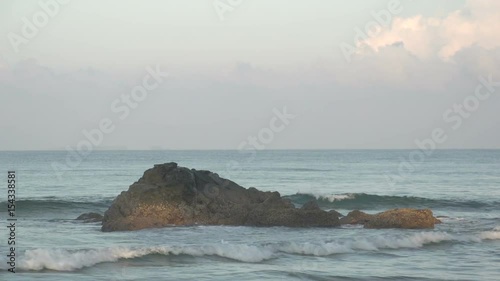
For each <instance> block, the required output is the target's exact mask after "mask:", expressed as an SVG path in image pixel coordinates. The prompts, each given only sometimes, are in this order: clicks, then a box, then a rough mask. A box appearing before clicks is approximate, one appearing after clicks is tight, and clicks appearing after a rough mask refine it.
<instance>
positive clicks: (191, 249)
mask: <svg viewBox="0 0 500 281" xmlns="http://www.w3.org/2000/svg"><path fill="white" fill-rule="evenodd" d="M499 239H500V231H498V227H496V228H495V229H494V231H485V232H480V233H477V234H475V235H451V234H449V233H446V232H418V233H414V234H411V235H407V236H391V235H380V236H374V237H365V238H354V239H353V238H346V239H338V240H335V241H331V242H304V243H297V242H289V243H278V244H267V245H262V246H254V245H245V244H239V245H237V244H229V243H226V242H223V243H221V244H211V245H199V246H154V247H143V248H130V247H112V248H102V249H94V250H73V251H71V250H64V249H33V250H27V251H25V252H24V253H21V255H20V256H19V259H18V268H19V269H21V270H33V271H38V270H43V269H50V270H57V271H74V270H78V269H81V268H84V267H91V266H94V265H96V264H99V263H103V262H115V261H118V260H119V259H131V258H138V257H142V256H146V255H150V254H160V255H190V256H196V257H200V256H219V257H224V258H228V259H233V260H237V261H241V262H249V263H254V262H261V261H264V260H267V259H270V258H273V257H276V256H278V255H279V253H288V254H299V255H312V256H328V255H334V254H342V253H352V252H357V251H379V250H384V249H405V248H406V249H414V248H422V247H424V246H425V245H428V244H431V243H439V242H443V241H459V242H475V243H480V242H483V241H486V240H499ZM0 262H1V265H0V268H2V269H3V268H5V264H6V262H5V257H0Z"/></svg>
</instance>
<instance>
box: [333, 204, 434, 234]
mask: <svg viewBox="0 0 500 281" xmlns="http://www.w3.org/2000/svg"><path fill="white" fill-rule="evenodd" d="M340 223H341V224H362V225H364V227H365V228H405V229H423V228H433V227H434V225H435V224H438V223H441V221H440V220H438V219H437V218H435V217H434V216H433V214H432V211H431V210H429V209H423V210H419V209H407V208H406V209H393V210H389V211H385V212H382V213H378V214H374V215H370V214H366V213H363V212H361V211H359V210H355V211H352V212H350V213H349V214H348V215H347V216H345V217H343V218H341V219H340Z"/></svg>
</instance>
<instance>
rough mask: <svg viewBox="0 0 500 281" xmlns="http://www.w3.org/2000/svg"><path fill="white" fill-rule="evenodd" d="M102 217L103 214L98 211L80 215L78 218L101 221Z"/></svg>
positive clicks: (87, 220) (86, 221)
mask: <svg viewBox="0 0 500 281" xmlns="http://www.w3.org/2000/svg"><path fill="white" fill-rule="evenodd" d="M102 218H103V216H102V215H101V214H98V213H85V214H81V215H80V216H78V218H76V220H81V221H83V222H85V223H89V222H101V221H102Z"/></svg>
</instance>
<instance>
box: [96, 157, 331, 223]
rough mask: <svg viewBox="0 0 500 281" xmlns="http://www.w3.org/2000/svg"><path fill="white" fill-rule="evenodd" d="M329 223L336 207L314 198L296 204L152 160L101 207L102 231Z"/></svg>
mask: <svg viewBox="0 0 500 281" xmlns="http://www.w3.org/2000/svg"><path fill="white" fill-rule="evenodd" d="M195 224H200V225H248V226H290V227H334V226H338V225H340V222H339V219H338V215H337V213H335V212H326V211H323V210H321V209H320V208H319V207H317V206H314V203H311V204H309V205H308V206H305V207H304V208H301V209H297V208H295V207H294V205H293V204H292V203H291V202H290V201H289V200H287V199H284V198H282V197H281V196H280V194H279V193H278V192H262V191H259V190H257V189H255V188H249V189H246V188H243V187H241V186H239V185H238V184H236V183H234V182H232V181H230V180H227V179H223V178H221V177H219V176H218V175H217V174H215V173H212V172H210V171H201V170H194V169H191V170H190V169H188V168H184V167H178V166H177V164H176V163H167V164H161V165H155V166H154V167H153V168H152V169H149V170H147V171H146V172H145V173H144V175H143V176H142V178H140V179H139V181H137V182H136V183H134V184H132V185H131V186H130V187H129V189H128V191H124V192H122V193H121V194H120V195H118V197H116V199H115V200H114V201H113V203H112V205H111V206H110V207H109V209H108V210H107V211H106V212H105V214H104V218H103V222H102V230H103V231H119V230H137V229H143V228H153V227H164V226H170V225H195Z"/></svg>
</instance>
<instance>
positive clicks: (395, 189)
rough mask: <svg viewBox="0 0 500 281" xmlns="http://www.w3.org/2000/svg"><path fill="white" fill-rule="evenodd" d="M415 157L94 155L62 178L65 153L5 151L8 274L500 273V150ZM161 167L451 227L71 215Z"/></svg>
mask: <svg viewBox="0 0 500 281" xmlns="http://www.w3.org/2000/svg"><path fill="white" fill-rule="evenodd" d="M411 152H412V151H411V150H264V151H257V152H256V153H255V154H250V153H248V152H245V153H242V152H241V151H168V150H164V151H94V152H92V153H91V154H90V155H89V156H88V157H87V158H85V159H83V160H82V161H81V163H77V164H75V165H74V166H75V167H73V168H71V169H68V170H67V171H65V172H64V173H63V174H59V176H58V175H57V174H56V172H55V171H54V170H53V168H52V163H54V162H57V163H65V159H66V157H67V155H68V154H67V152H65V151H40V152H36V151H27V152H0V160H1V161H0V173H2V183H3V184H2V185H3V186H2V188H1V189H0V190H1V191H0V215H1V217H0V221H1V225H2V227H1V231H0V250H1V253H2V254H1V257H0V262H1V264H0V280H23V281H30V280H52V281H58V280H500V150H436V151H434V152H433V153H432V155H429V156H426V157H425V159H420V160H423V161H420V163H419V164H415V165H412V166H411V167H410V168H408V165H407V164H408V159H410V158H409V155H410V153H411ZM166 162H177V163H178V164H179V165H181V166H185V167H189V168H195V169H202V170H210V171H213V172H216V173H218V174H219V175H220V176H222V177H225V178H229V179H231V180H233V181H235V182H236V183H238V184H240V185H242V186H244V187H256V188H258V189H260V190H266V191H267V190H269V191H279V192H280V193H281V195H282V196H287V197H288V198H290V199H291V200H292V201H293V202H294V203H295V204H296V205H297V206H300V205H301V204H304V203H306V202H307V201H309V200H311V199H314V198H316V199H318V202H319V205H320V206H321V207H322V208H323V209H335V210H337V211H339V212H341V213H343V214H347V213H348V212H349V211H351V210H355V209H360V210H363V211H366V212H368V213H376V212H379V211H383V210H387V209H391V208H398V207H411V208H431V209H432V210H433V212H434V214H435V216H439V217H442V221H443V223H442V224H439V225H437V226H436V228H435V229H429V230H402V229H384V230H375V229H363V228H360V227H358V226H343V227H340V228H286V227H270V228H260V227H228V226H189V227H168V228H159V229H146V230H140V231H131V232H111V233H104V232H101V231H100V225H99V224H98V223H82V222H81V221H76V220H75V218H76V217H78V216H79V215H80V214H82V213H86V212H99V213H104V211H105V210H106V209H107V207H108V206H109V205H110V204H111V202H112V200H113V199H114V197H116V196H117V195H118V194H119V193H120V192H121V191H124V190H127V189H128V187H129V185H131V184H132V183H133V182H135V181H136V180H138V179H139V178H140V177H141V176H142V174H143V172H144V171H145V170H146V169H149V168H151V167H153V165H154V164H158V163H166ZM402 163H403V164H402ZM404 163H406V164H404ZM8 171H15V172H16V179H17V182H16V213H15V215H16V218H17V221H16V230H15V241H16V245H15V246H16V249H15V254H16V273H15V274H13V273H10V272H8V271H7V269H8V268H10V266H9V265H8V264H7V262H8V257H7V254H8V253H9V251H10V250H9V248H10V246H8V238H9V235H10V233H9V231H8V228H7V226H8V225H9V224H8V221H7V219H8V212H7V205H8V204H7V190H8V189H7V172H8ZM400 171H401V172H400ZM394 179H397V181H394Z"/></svg>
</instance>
